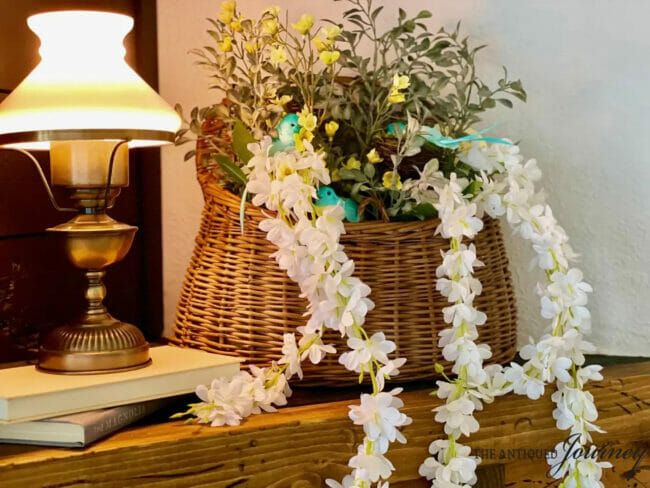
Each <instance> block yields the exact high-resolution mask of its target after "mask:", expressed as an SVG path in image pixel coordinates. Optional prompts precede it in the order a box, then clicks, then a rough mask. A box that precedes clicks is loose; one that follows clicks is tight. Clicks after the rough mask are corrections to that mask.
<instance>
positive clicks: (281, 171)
mask: <svg viewBox="0 0 650 488" xmlns="http://www.w3.org/2000/svg"><path fill="white" fill-rule="evenodd" d="M292 173H293V169H291V166H289V165H288V164H287V163H285V162H284V161H282V162H281V163H280V164H279V165H278V172H277V177H278V179H279V180H283V179H285V178H286V177H287V176H289V175H290V174H292Z"/></svg>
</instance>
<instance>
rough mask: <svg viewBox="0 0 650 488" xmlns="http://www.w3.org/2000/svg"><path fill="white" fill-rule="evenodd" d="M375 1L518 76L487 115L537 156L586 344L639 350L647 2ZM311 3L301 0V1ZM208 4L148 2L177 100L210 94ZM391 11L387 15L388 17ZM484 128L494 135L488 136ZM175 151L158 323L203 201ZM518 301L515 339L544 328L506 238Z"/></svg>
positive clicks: (524, 269) (645, 262) (170, 159)
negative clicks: (426, 14)
mask: <svg viewBox="0 0 650 488" xmlns="http://www.w3.org/2000/svg"><path fill="white" fill-rule="evenodd" d="M239 3H240V5H241V6H242V8H243V10H244V13H245V14H248V15H255V14H257V13H258V12H259V11H260V10H261V9H262V7H264V6H266V5H267V4H279V5H280V6H281V7H283V8H285V7H291V8H292V12H293V16H294V17H297V16H299V15H300V14H301V13H303V10H302V8H301V6H303V5H304V6H305V10H309V11H310V12H311V13H314V14H315V15H316V16H317V17H318V16H321V17H336V16H335V15H334V13H333V12H334V10H336V9H339V10H342V9H343V6H344V4H343V2H341V3H335V2H333V1H331V0H319V1H317V2H316V1H311V2H302V3H300V2H295V1H289V0H274V1H271V2H269V1H268V0H267V1H261V0H245V1H244V0H240V2H239ZM382 3H384V4H385V5H386V6H387V10H390V9H391V8H396V6H397V5H402V6H403V7H404V8H406V9H407V10H409V11H411V12H415V11H417V10H419V8H429V9H433V10H434V13H435V15H434V19H432V20H433V21H434V23H433V25H436V26H437V25H441V24H442V25H445V26H447V27H452V26H453V25H454V24H455V22H456V20H457V19H459V18H462V19H463V23H464V27H465V31H466V32H467V33H468V34H471V36H472V37H474V38H475V40H476V42H480V43H488V44H489V48H488V49H487V50H485V51H484V53H485V54H484V55H483V58H484V59H483V69H484V71H483V72H484V73H485V75H486V76H487V77H488V78H489V77H490V76H496V75H497V74H498V70H499V69H500V66H501V65H506V66H508V68H509V70H510V73H511V74H512V75H514V76H516V77H520V78H521V79H522V80H523V82H524V86H525V88H526V89H527V90H528V94H529V102H528V103H527V104H518V105H516V106H515V109H514V110H506V109H502V110H499V111H498V112H496V113H494V114H492V115H491V118H490V121H491V122H498V123H502V126H501V127H500V129H499V131H498V132H499V134H498V135H502V136H507V137H510V138H512V139H514V140H520V141H521V147H522V150H523V152H524V153H525V154H526V155H527V156H529V157H536V158H537V160H538V161H539V163H540V167H541V168H542V169H543V171H544V173H545V178H544V185H545V186H546V188H547V189H548V190H549V193H550V196H549V200H550V202H551V205H552V206H553V208H554V209H555V213H556V216H557V217H558V220H559V221H560V222H561V223H562V224H563V225H564V227H565V228H566V229H567V231H568V233H569V235H570V236H571V238H572V242H573V245H574V247H575V248H576V250H578V251H579V252H581V253H582V264H581V265H580V266H581V267H582V268H583V270H584V272H585V275H586V277H587V279H588V281H590V282H591V283H592V284H593V286H594V288H595V293H594V295H593V297H592V300H591V310H592V314H593V319H594V320H593V322H594V334H593V336H592V339H593V342H595V343H596V344H597V346H598V350H599V352H601V353H605V354H619V355H646V356H648V355H650V348H649V347H648V345H649V343H650V300H649V298H650V296H649V295H650V294H649V293H648V289H649V286H650V279H649V275H648V273H649V271H648V270H649V269H650V251H649V249H650V233H649V230H648V222H649V221H650V198H648V187H649V186H650V160H649V159H650V158H649V157H648V154H649V153H648V150H647V144H646V140H648V137H650V119H649V116H648V114H649V113H650V63H649V62H648V61H649V59H650V55H649V53H650V33H649V31H648V28H647V19H648V18H650V2H648V1H646V0H618V1H615V0H572V1H570V2H568V1H566V0H544V1H534V0H527V1H521V0H519V1H516V0H492V1H488V0H437V1H435V2H432V1H426V0H408V1H407V0H401V1H399V0H398V1H389V0H384V2H382ZM307 5H309V7H307ZM217 9H218V2H217V1H215V0H158V36H159V46H160V88H161V92H162V95H163V96H164V97H165V98H166V99H167V100H168V101H169V102H171V103H176V102H180V103H182V104H183V106H185V107H191V106H193V105H195V104H200V105H205V104H208V103H210V102H212V101H213V97H212V96H211V94H210V93H209V92H208V91H207V89H206V86H207V80H206V77H205V74H204V73H202V72H201V70H200V69H199V68H198V67H195V66H193V65H192V61H193V60H192V58H191V57H190V56H189V55H188V54H187V51H188V50H189V49H190V48H193V47H199V46H202V45H203V44H204V43H205V42H207V41H208V37H207V36H206V35H204V34H203V32H204V30H205V28H206V22H205V21H204V18H205V17H206V16H214V15H216V14H217ZM386 20H389V19H386ZM495 134H496V132H495ZM184 151H185V149H184V148H168V149H165V151H164V152H163V225H164V228H163V252H164V288H165V318H166V327H167V330H169V329H170V328H171V325H172V323H173V316H174V309H175V307H176V300H177V296H178V293H179V290H180V286H181V283H182V280H183V277H184V274H185V268H186V266H187V263H188V259H189V256H190V254H191V251H192V247H193V239H194V236H195V234H196V231H197V227H198V222H199V218H200V212H201V208H202V201H201V196H200V191H199V187H198V184H197V183H196V180H195V175H194V171H193V167H192V164H191V163H183V161H182V156H183V153H184ZM508 245H509V250H510V257H511V269H512V270H513V272H514V275H515V282H516V287H517V294H518V306H519V310H520V332H521V333H520V338H521V340H522V341H526V340H527V338H528V336H530V335H534V336H537V335H538V334H539V331H540V330H541V327H542V323H543V322H542V320H541V319H539V318H538V311H537V310H538V301H537V297H536V296H535V295H534V294H533V291H532V290H533V286H534V282H535V279H536V277H535V276H531V275H530V274H529V273H528V261H529V258H530V257H531V254H530V252H529V250H528V249H527V248H526V246H525V245H522V243H521V242H519V241H517V240H512V239H508Z"/></svg>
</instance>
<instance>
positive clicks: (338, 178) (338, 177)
mask: <svg viewBox="0 0 650 488" xmlns="http://www.w3.org/2000/svg"><path fill="white" fill-rule="evenodd" d="M330 177H331V179H332V181H334V182H336V181H341V175H340V174H339V170H338V169H335V170H334V171H332V174H331V175H330Z"/></svg>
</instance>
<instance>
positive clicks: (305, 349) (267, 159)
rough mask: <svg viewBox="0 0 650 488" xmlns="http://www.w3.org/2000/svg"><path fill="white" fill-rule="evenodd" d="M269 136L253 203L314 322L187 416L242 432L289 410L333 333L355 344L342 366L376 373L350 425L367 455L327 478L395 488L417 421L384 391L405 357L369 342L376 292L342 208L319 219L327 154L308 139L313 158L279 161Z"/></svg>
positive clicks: (377, 339)
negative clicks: (391, 483) (294, 391)
mask: <svg viewBox="0 0 650 488" xmlns="http://www.w3.org/2000/svg"><path fill="white" fill-rule="evenodd" d="M271 145H272V140H271V138H270V137H265V138H264V139H263V140H262V141H260V143H259V144H251V145H249V150H250V151H251V152H252V153H253V158H252V159H251V160H250V161H249V163H248V169H249V175H248V178H249V183H248V186H247V190H248V191H249V192H250V193H251V194H252V195H254V196H253V204H255V205H257V206H260V207H261V206H264V207H266V208H267V209H268V210H271V211H274V212H276V215H275V216H273V217H271V216H269V218H268V219H266V220H264V221H262V222H261V223H260V228H261V229H262V230H263V231H265V232H266V233H267V238H268V239H269V241H271V242H272V243H274V244H275V245H276V246H277V247H278V251H277V252H275V253H274V254H273V255H272V257H274V258H275V260H276V261H277V263H278V265H279V266H280V268H281V269H283V270H285V271H286V272H287V275H288V276H289V277H290V278H291V279H292V280H293V281H295V282H296V283H297V284H298V285H299V287H300V290H301V296H302V297H305V298H306V299H307V300H308V303H309V306H308V311H307V315H309V320H308V321H307V323H306V325H305V326H304V327H299V328H298V332H299V333H300V334H301V337H300V339H299V341H298V343H296V338H295V335H294V334H290V333H289V334H285V335H284V345H283V347H282V354H283V356H282V358H281V359H280V360H279V361H278V363H277V364H273V365H271V367H270V368H256V367H254V366H251V373H252V374H250V373H248V372H245V371H241V372H240V373H239V374H238V375H236V376H235V377H234V378H233V379H231V380H223V379H217V380H215V381H214V382H213V383H212V385H211V387H210V388H207V387H205V386H202V387H199V388H198V389H197V394H198V395H199V397H200V399H201V400H202V402H201V403H197V404H194V405H191V408H190V410H188V412H186V413H188V414H191V415H194V416H195V417H197V418H198V421H199V422H200V423H211V424H212V425H224V424H228V425H234V424H237V423H239V421H240V420H241V419H242V418H244V417H246V416H248V415H251V414H256V413H260V412H261V411H262V410H264V411H272V410H273V409H274V405H275V406H280V405H284V404H286V397H287V396H289V395H290V394H291V390H290V389H289V386H288V380H289V379H290V378H291V377H292V376H293V375H294V374H295V375H298V377H299V378H302V369H301V361H302V360H304V359H306V358H309V360H310V361H311V362H312V363H314V364H317V363H319V362H320V361H321V360H322V358H323V357H324V356H325V354H328V353H329V354H333V353H335V352H336V350H335V349H334V347H333V346H331V345H325V344H323V341H322V334H323V331H324V330H325V329H333V330H336V331H338V332H339V333H340V334H341V335H342V336H343V337H347V338H348V340H347V345H348V346H349V347H350V351H348V352H345V353H343V354H341V356H340V359H339V362H340V363H341V364H343V365H344V366H345V367H346V368H347V369H349V370H350V371H353V372H355V373H357V374H358V375H359V377H360V380H362V379H363V377H364V375H366V374H368V375H370V378H371V381H372V387H373V392H372V394H366V393H364V394H362V395H361V402H360V405H358V406H357V405H355V406H351V407H350V414H349V415H350V419H351V420H352V421H353V422H354V424H355V425H361V426H363V431H364V433H365V436H364V439H363V442H362V443H361V445H360V446H359V448H358V452H357V454H356V455H355V456H353V457H352V458H351V459H350V461H349V466H350V467H351V468H353V471H352V474H351V475H349V476H346V478H345V479H344V480H343V482H342V484H340V483H338V482H336V481H334V480H327V484H328V485H329V486H330V487H346V488H349V487H354V488H370V487H371V486H372V485H373V484H374V483H378V485H377V486H378V488H388V483H383V482H382V480H385V479H388V478H389V477H390V475H391V473H392V472H393V470H394V469H395V468H394V466H393V465H392V463H391V462H390V461H389V460H388V459H387V458H386V457H385V454H386V452H387V451H388V447H389V445H390V444H391V443H392V442H395V441H398V442H401V443H405V442H406V439H405V438H404V436H403V435H402V434H401V432H400V431H399V428H400V427H402V426H404V425H408V424H410V423H411V419H410V418H409V417H408V416H406V415H405V414H403V413H401V412H400V408H402V406H403V403H402V401H401V400H400V399H399V398H398V397H397V395H398V394H399V393H400V392H401V389H394V390H392V391H390V392H385V391H383V390H384V386H385V381H386V380H387V379H390V378H392V377H394V376H396V375H397V374H399V368H400V367H401V366H402V365H403V364H404V363H405V362H406V359H404V358H397V359H389V357H388V355H389V354H390V353H392V352H394V351H395V344H394V343H393V342H392V341H389V340H386V338H385V336H384V334H383V333H376V334H373V335H372V336H371V337H369V336H368V335H367V333H366V331H365V330H364V329H363V324H364V322H365V317H366V313H367V312H368V311H369V310H371V309H372V308H373V307H374V304H373V302H372V301H371V300H370V299H369V298H368V295H369V294H370V288H369V287H368V286H367V285H365V284H364V283H363V282H362V281H361V280H359V279H358V278H356V277H354V276H353V273H354V263H353V261H352V260H350V259H348V257H347V256H346V255H345V253H344V251H343V247H342V246H341V244H340V243H339V240H340V236H341V234H342V233H343V232H344V226H343V217H344V211H343V209H342V208H341V207H340V206H334V207H330V208H326V209H324V210H323V211H322V212H320V215H319V212H317V209H316V207H315V206H314V204H313V201H314V200H315V198H316V190H317V187H318V186H319V185H321V184H324V185H326V184H328V183H329V182H330V177H329V173H328V171H327V168H326V166H325V162H324V160H323V155H322V154H319V153H316V152H314V149H313V147H312V146H311V145H310V144H309V143H308V142H306V141H304V146H305V151H303V152H300V151H298V150H296V149H289V150H287V151H284V152H279V153H277V154H274V155H273V156H270V155H269V150H270V148H271Z"/></svg>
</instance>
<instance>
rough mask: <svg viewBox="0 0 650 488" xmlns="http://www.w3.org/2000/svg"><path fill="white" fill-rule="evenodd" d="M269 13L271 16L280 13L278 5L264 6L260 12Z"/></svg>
mask: <svg viewBox="0 0 650 488" xmlns="http://www.w3.org/2000/svg"><path fill="white" fill-rule="evenodd" d="M265 14H269V15H271V16H273V17H276V18H277V16H278V15H279V14H280V7H278V6H277V5H274V6H272V7H266V8H265V9H264V11H263V12H262V15H265Z"/></svg>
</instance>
